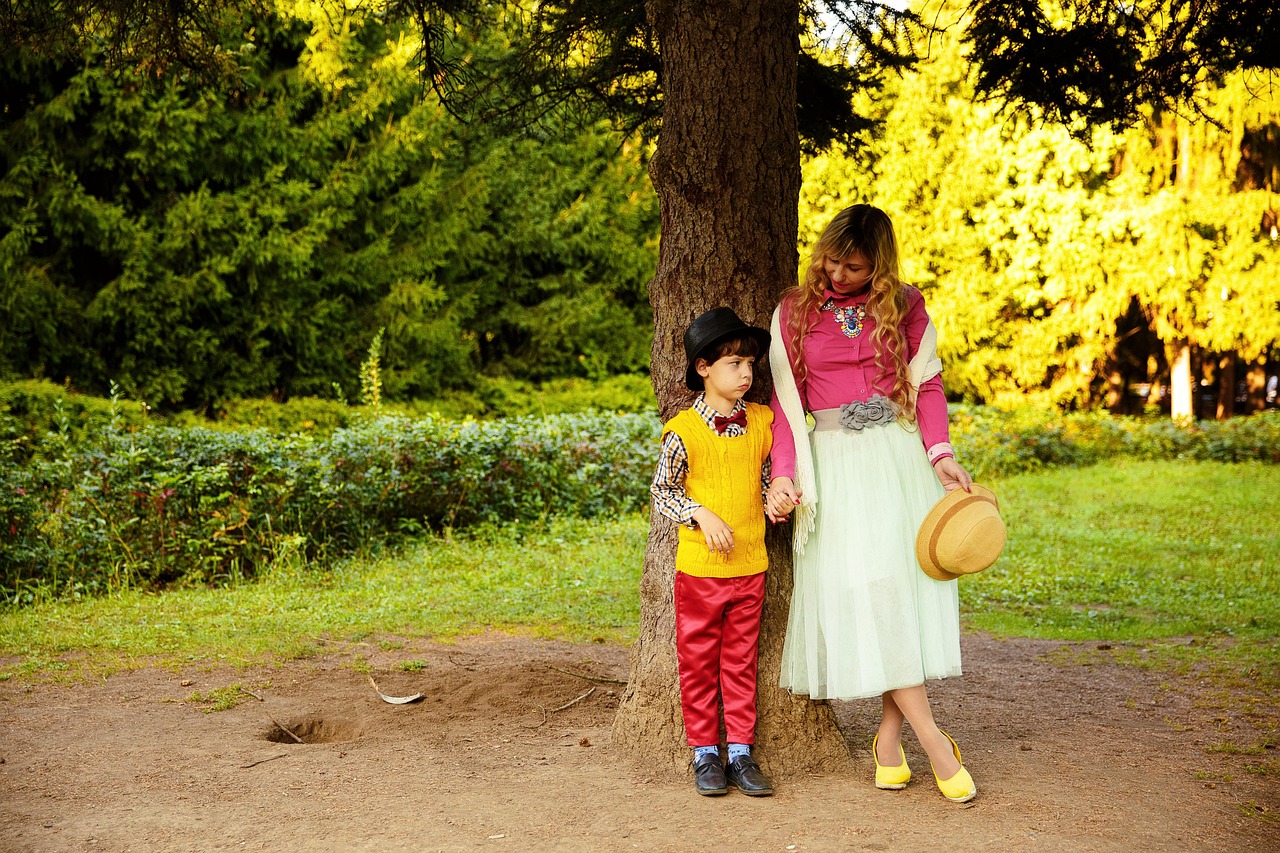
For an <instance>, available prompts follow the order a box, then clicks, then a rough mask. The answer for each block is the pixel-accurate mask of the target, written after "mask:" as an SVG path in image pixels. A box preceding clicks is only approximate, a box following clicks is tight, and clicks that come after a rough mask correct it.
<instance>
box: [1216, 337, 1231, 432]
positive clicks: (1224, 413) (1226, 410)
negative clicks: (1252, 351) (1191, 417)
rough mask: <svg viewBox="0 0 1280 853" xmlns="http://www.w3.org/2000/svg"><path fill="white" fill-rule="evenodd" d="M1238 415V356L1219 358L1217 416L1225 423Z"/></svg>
mask: <svg viewBox="0 0 1280 853" xmlns="http://www.w3.org/2000/svg"><path fill="white" fill-rule="evenodd" d="M1235 413H1236V354H1235V353H1233V352H1229V353H1226V354H1225V355H1222V356H1220V357H1219V358H1218V407H1217V412H1216V416H1217V419H1218V420H1220V421H1225V420H1226V419H1227V418H1229V417H1232V416H1233V415H1235Z"/></svg>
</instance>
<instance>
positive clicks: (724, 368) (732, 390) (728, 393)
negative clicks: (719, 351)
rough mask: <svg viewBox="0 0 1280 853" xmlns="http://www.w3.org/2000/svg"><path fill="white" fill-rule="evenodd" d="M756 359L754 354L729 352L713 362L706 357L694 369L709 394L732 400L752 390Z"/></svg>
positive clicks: (699, 360)
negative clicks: (709, 361) (708, 361)
mask: <svg viewBox="0 0 1280 853" xmlns="http://www.w3.org/2000/svg"><path fill="white" fill-rule="evenodd" d="M755 365H756V359H755V356H753V355H737V354H732V353H731V354H729V355H725V356H721V357H720V358H718V359H716V360H715V361H713V362H711V363H707V360H706V359H705V358H700V359H698V360H697V362H695V364H694V369H695V370H696V371H697V372H698V375H699V376H701V377H702V381H703V384H705V385H706V387H707V395H708V396H715V397H721V398H723V399H725V400H729V401H731V402H736V401H737V400H740V399H742V395H743V394H745V393H747V392H748V391H749V390H751V380H752V378H753V377H754V376H755Z"/></svg>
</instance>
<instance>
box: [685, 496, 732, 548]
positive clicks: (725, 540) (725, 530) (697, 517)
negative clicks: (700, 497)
mask: <svg viewBox="0 0 1280 853" xmlns="http://www.w3.org/2000/svg"><path fill="white" fill-rule="evenodd" d="M693 520H694V521H696V522H698V528H699V529H700V530H701V531H702V535H703V536H704V537H706V540H707V549H708V550H709V551H711V553H712V554H724V555H725V556H726V557H727V556H728V555H729V552H730V551H732V550H733V530H732V529H731V528H730V527H729V525H727V524H725V523H724V519H722V518H721V517H720V516H718V515H716V514H715V513H714V512H712V511H711V510H709V509H707V508H706V507H705V506H703V507H698V509H696V510H694V513H693Z"/></svg>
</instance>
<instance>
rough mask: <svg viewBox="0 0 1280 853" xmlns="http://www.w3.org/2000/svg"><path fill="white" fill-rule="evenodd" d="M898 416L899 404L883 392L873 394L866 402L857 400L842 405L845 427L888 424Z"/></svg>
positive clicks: (841, 418)
mask: <svg viewBox="0 0 1280 853" xmlns="http://www.w3.org/2000/svg"><path fill="white" fill-rule="evenodd" d="M897 417H898V405H897V404H896V403H894V402H893V401H892V400H890V399H889V398H888V397H885V396H884V395H883V394H873V395H872V396H871V399H869V400H867V401H866V402H860V401H857V400H855V401H854V402H852V403H845V404H844V405H843V406H841V407H840V425H841V426H842V427H844V428H845V429H854V430H860V429H862V428H863V427H866V426H876V425H879V424H887V423H891V422H892V421H894V420H895V419H896V418H897Z"/></svg>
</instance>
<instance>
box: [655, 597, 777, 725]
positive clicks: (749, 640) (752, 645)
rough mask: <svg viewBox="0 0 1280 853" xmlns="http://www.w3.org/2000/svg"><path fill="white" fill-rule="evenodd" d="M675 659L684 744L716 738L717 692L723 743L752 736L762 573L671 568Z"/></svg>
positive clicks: (754, 721) (718, 720) (754, 723)
mask: <svg viewBox="0 0 1280 853" xmlns="http://www.w3.org/2000/svg"><path fill="white" fill-rule="evenodd" d="M675 604H676V659H677V661H679V666H680V707H681V710H682V711H683V712H684V730H685V735H686V737H687V738H688V741H689V745H690V746H711V745H713V744H718V743H720V719H719V716H720V715H719V713H718V710H719V708H718V705H717V702H716V698H717V693H718V694H719V698H720V699H721V700H722V701H723V703H724V730H725V735H726V736H727V739H728V742H729V743H746V744H751V743H755V740H756V653H757V651H758V647H759V641H760V610H761V608H762V607H763V606H764V572H760V573H759V574H755V575H747V576H746V577H741V578H698V577H694V576H692V575H686V574H684V573H683V572H676V588H675Z"/></svg>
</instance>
